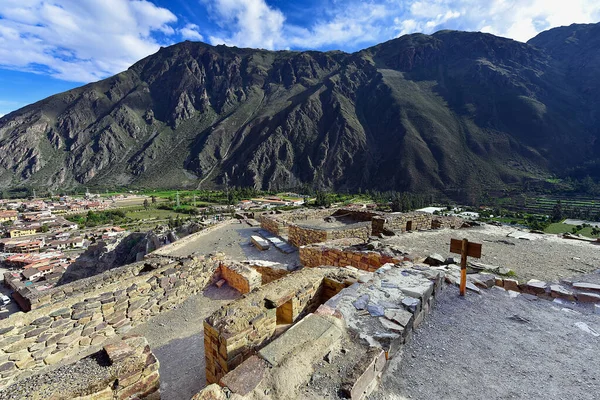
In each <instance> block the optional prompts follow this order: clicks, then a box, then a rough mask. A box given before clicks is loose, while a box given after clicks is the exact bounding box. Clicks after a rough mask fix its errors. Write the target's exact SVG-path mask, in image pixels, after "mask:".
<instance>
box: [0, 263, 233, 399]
mask: <svg viewBox="0 0 600 400" xmlns="http://www.w3.org/2000/svg"><path fill="white" fill-rule="evenodd" d="M221 261H222V257H211V258H194V259H186V260H183V261H176V262H170V263H168V264H166V265H162V264H160V263H158V264H157V265H158V267H157V269H154V270H152V269H150V270H146V269H147V268H148V266H149V264H147V263H136V264H134V265H129V266H126V267H122V268H119V270H120V271H117V270H113V271H109V272H107V273H104V274H102V275H100V276H98V277H93V278H88V279H84V280H82V281H77V282H73V283H71V284H68V285H64V286H60V287H58V288H56V289H55V290H52V291H50V292H51V293H50V294H48V296H47V299H45V300H46V302H44V303H41V302H40V304H43V307H40V308H37V309H34V310H33V311H31V312H28V313H16V314H13V315H11V316H10V317H9V318H7V319H4V320H2V321H0V388H1V387H4V386H6V385H8V384H10V383H12V382H13V381H14V380H16V379H17V378H19V377H21V376H24V375H27V374H29V373H30V372H33V371H37V370H40V369H42V368H44V367H45V366H46V365H53V364H56V363H58V362H61V361H62V360H65V359H78V358H81V357H83V356H85V355H87V354H91V353H92V352H94V351H96V350H97V349H98V348H99V346H101V345H103V344H104V343H105V342H106V341H107V340H108V339H110V338H112V337H115V336H116V335H120V334H124V333H126V332H127V331H129V330H130V329H131V328H132V327H134V326H136V325H138V324H140V323H143V322H145V321H147V320H148V318H150V317H151V316H153V315H156V314H158V313H160V312H163V311H166V310H169V309H171V308H172V307H173V306H175V305H177V304H180V303H182V302H183V301H185V300H186V299H187V298H188V297H190V296H191V295H194V294H196V293H198V292H200V291H201V290H202V289H204V287H206V286H207V285H208V284H210V283H211V281H212V280H213V279H214V276H215V271H216V269H217V268H218V266H219V264H220V262H221ZM134 271H137V273H138V274H137V275H135V274H134ZM116 276H119V277H121V279H120V280H116V281H115V280H114V279H115V277H116ZM103 278H105V279H106V281H105V280H104V279H103ZM58 293H62V296H60V298H61V300H56V301H53V299H54V298H55V297H54V296H55V295H56V294H58ZM64 296H68V297H67V298H64ZM57 297H58V296H57Z"/></svg>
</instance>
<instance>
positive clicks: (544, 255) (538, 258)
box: [385, 225, 600, 281]
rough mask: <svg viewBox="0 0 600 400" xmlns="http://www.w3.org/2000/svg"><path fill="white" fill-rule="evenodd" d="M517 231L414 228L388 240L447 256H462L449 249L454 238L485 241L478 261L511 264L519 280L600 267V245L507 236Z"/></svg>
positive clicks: (556, 238)
mask: <svg viewBox="0 0 600 400" xmlns="http://www.w3.org/2000/svg"><path fill="white" fill-rule="evenodd" d="M514 231H515V229H514V228H509V227H504V226H503V227H497V226H493V225H484V226H481V227H475V228H469V229H461V230H451V229H444V230H439V231H423V232H410V233H408V234H402V235H398V236H395V237H392V238H390V239H388V240H386V241H385V242H386V243H389V244H393V245H396V246H398V247H399V248H401V249H403V250H404V251H406V252H409V253H413V254H415V255H429V254H431V253H439V254H441V255H442V256H444V257H449V256H454V257H460V256H459V255H456V254H451V253H450V252H449V250H450V239H451V238H456V239H462V238H467V239H469V241H472V242H478V243H482V244H483V247H482V258H481V259H480V260H478V261H481V262H482V263H484V264H491V265H495V266H499V267H508V268H510V269H512V270H513V271H515V273H516V274H517V278H518V279H519V280H529V279H532V278H536V279H540V280H544V281H558V280H560V279H562V278H566V277H570V276H573V275H574V274H576V273H589V272H592V271H595V270H597V269H599V268H600V245H596V244H591V243H588V242H580V241H577V240H567V239H562V238H560V237H559V236H557V235H535V236H536V237H538V239H537V240H524V239H514V238H510V237H507V236H506V235H508V234H509V233H511V232H514Z"/></svg>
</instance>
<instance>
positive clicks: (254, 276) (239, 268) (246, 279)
mask: <svg viewBox="0 0 600 400" xmlns="http://www.w3.org/2000/svg"><path fill="white" fill-rule="evenodd" d="M219 273H220V277H221V278H222V279H225V280H226V281H227V283H228V284H229V286H231V287H233V288H234V289H236V290H237V291H238V292H240V293H248V292H250V291H252V290H253V289H254V288H257V287H259V286H260V285H261V283H262V276H261V274H260V273H258V272H257V271H255V270H254V269H252V268H251V267H249V266H246V265H241V264H236V263H227V264H221V266H220V267H219Z"/></svg>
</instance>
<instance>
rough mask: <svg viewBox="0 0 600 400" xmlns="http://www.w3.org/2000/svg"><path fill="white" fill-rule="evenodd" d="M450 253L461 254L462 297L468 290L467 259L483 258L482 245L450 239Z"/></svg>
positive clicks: (465, 240)
mask: <svg viewBox="0 0 600 400" xmlns="http://www.w3.org/2000/svg"><path fill="white" fill-rule="evenodd" d="M450 253H454V254H460V295H461V296H464V295H465V292H466V289H467V257H475V258H481V244H480V243H473V242H469V241H468V240H467V239H463V240H458V239H450Z"/></svg>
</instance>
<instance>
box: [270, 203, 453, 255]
mask: <svg viewBox="0 0 600 400" xmlns="http://www.w3.org/2000/svg"><path fill="white" fill-rule="evenodd" d="M327 219H332V220H343V221H346V225H345V226H334V227H330V228H329V227H327V226H324V225H323V224H322V223H318V224H317V223H315V222H318V221H322V220H327ZM260 221H261V227H262V228H263V229H266V230H267V231H269V232H271V233H273V234H275V235H279V236H286V237H288V238H289V242H290V244H292V245H293V246H296V247H300V246H304V245H307V244H312V243H323V242H327V241H330V240H336V239H342V238H360V239H362V240H363V241H367V240H368V238H369V237H370V236H381V235H393V234H395V233H405V232H410V231H416V230H431V229H442V228H452V229H457V228H461V227H462V226H463V223H464V221H463V220H462V219H461V218H459V217H453V216H437V215H433V214H429V213H425V212H419V211H415V212H409V213H383V212H375V211H368V210H359V209H351V208H340V209H333V210H331V209H317V210H302V211H292V212H289V213H280V214H263V215H261V216H260Z"/></svg>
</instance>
